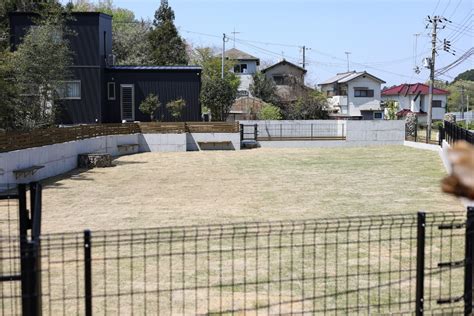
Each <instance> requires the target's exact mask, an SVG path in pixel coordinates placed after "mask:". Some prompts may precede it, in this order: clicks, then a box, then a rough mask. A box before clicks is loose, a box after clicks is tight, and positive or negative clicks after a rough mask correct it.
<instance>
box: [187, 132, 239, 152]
mask: <svg viewBox="0 0 474 316" xmlns="http://www.w3.org/2000/svg"><path fill="white" fill-rule="evenodd" d="M220 141H230V142H231V145H230V147H229V148H228V149H231V150H240V134H239V133H188V134H186V148H187V150H188V151H197V150H199V146H198V142H220Z"/></svg>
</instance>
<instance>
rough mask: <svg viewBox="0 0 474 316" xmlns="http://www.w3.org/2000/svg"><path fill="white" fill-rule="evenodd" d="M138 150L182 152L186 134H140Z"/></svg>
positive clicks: (184, 146) (184, 149) (184, 148)
mask: <svg viewBox="0 0 474 316" xmlns="http://www.w3.org/2000/svg"><path fill="white" fill-rule="evenodd" d="M138 144H139V145H140V152H180V151H181V152H184V151H186V134H185V133H182V134H140V135H139V137H138Z"/></svg>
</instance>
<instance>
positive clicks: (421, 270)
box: [415, 212, 426, 316]
mask: <svg viewBox="0 0 474 316" xmlns="http://www.w3.org/2000/svg"><path fill="white" fill-rule="evenodd" d="M417 222H418V225H417V237H416V312H415V314H416V315H417V316H422V315H423V313H424V310H423V303H424V289H425V225H426V213H424V212H418V221H417Z"/></svg>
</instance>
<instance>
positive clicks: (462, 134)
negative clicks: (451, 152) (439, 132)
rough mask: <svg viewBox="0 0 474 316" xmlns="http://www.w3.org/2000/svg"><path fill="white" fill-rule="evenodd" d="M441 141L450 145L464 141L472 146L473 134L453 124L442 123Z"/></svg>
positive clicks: (473, 142) (473, 141) (473, 143)
mask: <svg viewBox="0 0 474 316" xmlns="http://www.w3.org/2000/svg"><path fill="white" fill-rule="evenodd" d="M443 139H445V140H446V141H447V142H448V143H450V144H451V145H452V144H454V143H455V142H457V141H460V140H464V141H466V142H468V143H470V144H472V145H474V132H471V131H469V130H467V129H465V128H462V127H460V126H458V125H456V124H455V123H450V122H448V121H444V133H443Z"/></svg>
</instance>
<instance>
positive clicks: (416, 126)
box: [415, 124, 418, 143]
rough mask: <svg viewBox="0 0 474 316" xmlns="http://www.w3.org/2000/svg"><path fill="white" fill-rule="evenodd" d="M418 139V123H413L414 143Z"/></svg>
mask: <svg viewBox="0 0 474 316" xmlns="http://www.w3.org/2000/svg"><path fill="white" fill-rule="evenodd" d="M417 141H418V124H415V143H416V142H417Z"/></svg>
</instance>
